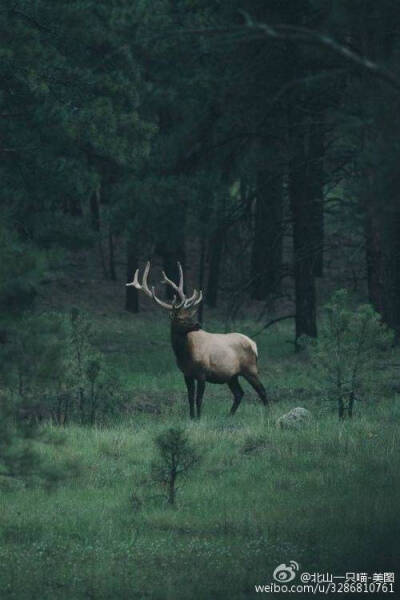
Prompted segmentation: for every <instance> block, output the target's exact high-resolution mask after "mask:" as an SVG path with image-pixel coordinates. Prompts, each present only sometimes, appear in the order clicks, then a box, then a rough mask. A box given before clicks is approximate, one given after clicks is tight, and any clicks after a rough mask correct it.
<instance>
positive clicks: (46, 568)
mask: <svg viewBox="0 0 400 600" xmlns="http://www.w3.org/2000/svg"><path fill="white" fill-rule="evenodd" d="M148 325H149V324H148V323H143V321H138V322H137V324H135V325H129V324H128V322H125V321H118V322H115V321H113V322H111V321H110V323H108V324H105V326H104V328H103V329H102V330H101V331H99V337H98V343H99V346H103V347H104V346H105V345H106V344H107V343H109V344H110V343H111V342H110V340H111V341H112V344H113V345H114V350H115V348H116V349H117V351H114V350H113V351H112V352H111V351H110V354H109V356H110V361H113V362H114V364H115V366H116V367H118V368H119V369H120V371H121V372H122V373H123V374H124V377H125V381H126V384H127V386H128V387H129V388H130V389H131V390H132V396H133V397H134V398H140V397H141V396H142V395H143V394H145V395H146V398H148V399H150V400H151V401H154V402H157V403H158V405H159V406H160V407H161V409H160V414H156V415H151V414H134V415H131V416H129V415H126V416H122V417H121V418H120V420H119V422H117V423H114V424H113V425H110V426H108V427H94V428H83V427H78V426H73V425H71V426H69V427H68V428H66V429H65V432H64V436H65V440H64V443H63V444H62V445H58V446H57V447H52V446H48V447H45V448H44V449H43V450H42V451H43V452H45V453H46V454H47V458H48V460H49V461H51V462H53V463H54V464H55V465H56V464H57V463H58V462H59V461H61V459H62V460H63V461H65V460H66V459H67V460H69V461H70V462H71V463H73V464H75V465H77V466H79V468H78V469H76V470H74V471H71V473H70V474H69V476H68V477H67V478H66V479H65V480H64V481H63V482H62V483H61V484H60V485H59V486H58V487H57V488H56V489H55V490H53V491H50V492H49V491H46V490H45V489H43V488H40V487H36V488H26V487H24V486H23V485H22V484H20V483H18V482H9V483H8V484H7V489H3V492H2V494H1V497H0V532H1V533H0V535H1V548H0V590H1V592H0V597H1V598H2V599H3V598H4V599H10V600H11V599H15V600H25V599H26V600H28V599H29V600H34V599H37V600H50V599H51V600H54V599H65V600H75V599H76V600H78V599H79V600H80V599H81V598H82V599H83V598H94V599H96V600H103V599H118V600H119V599H127V600H128V599H129V600H132V599H136V598H137V599H145V598H149V599H150V598H151V599H155V600H157V599H160V600H161V599H162V600H180V599H181V600H189V599H192V598H193V599H196V600H203V599H204V600H218V599H226V598H234V599H243V600H244V599H247V598H254V597H256V594H255V592H254V585H255V584H260V583H268V582H270V581H272V572H273V570H274V568H275V567H276V566H277V565H278V564H280V563H282V562H289V561H290V560H296V561H297V562H299V563H300V565H301V568H302V570H304V571H309V572H312V571H320V572H327V571H328V572H331V573H333V574H335V575H344V574H345V572H347V571H353V572H354V571H363V572H369V573H373V572H379V571H395V570H396V569H397V568H398V564H399V559H400V544H399V535H400V525H399V520H398V514H397V513H398V505H399V499H400V480H399V475H398V474H399V472H400V452H399V449H400V432H399V429H398V426H397V422H398V417H399V415H400V399H399V398H397V397H395V396H393V395H392V397H390V398H386V399H383V400H380V401H376V402H373V401H370V402H368V403H366V404H365V405H363V406H362V407H360V408H359V410H358V412H357V414H356V415H355V417H354V419H353V421H352V422H350V421H349V422H345V423H341V424H340V423H339V422H338V421H337V418H336V414H335V406H332V407H331V406H330V405H329V404H326V403H324V402H322V401H320V400H319V398H318V396H317V395H316V394H315V392H314V391H313V377H312V373H310V372H309V371H308V370H307V369H308V367H307V364H306V363H305V362H304V359H303V358H294V357H293V354H292V349H291V347H290V345H288V344H286V343H285V339H286V338H287V337H288V332H287V330H285V329H280V330H278V333H275V334H274V336H264V337H261V338H259V340H258V343H259V347H260V356H261V360H260V363H261V371H262V378H263V380H264V383H265V384H266V387H267V388H268V387H269V388H272V389H273V393H274V395H275V396H276V398H277V399H278V400H279V402H277V403H276V404H274V405H273V407H272V408H271V409H270V411H269V412H264V410H263V408H262V406H261V405H260V404H259V403H258V402H257V400H256V398H255V397H254V395H253V394H252V392H250V390H249V389H248V388H247V389H246V391H247V394H246V396H247V401H246V397H245V399H244V400H243V403H242V405H241V406H240V408H239V411H238V413H237V414H236V416H235V417H234V418H233V419H228V417H227V413H228V410H229V407H230V403H231V400H230V397H229V390H228V389H227V388H226V387H225V386H224V387H219V386H208V387H207V389H206V397H205V408H204V418H203V419H202V420H201V421H200V422H190V421H189V420H188V417H187V406H186V402H185V399H184V389H183V384H182V379H181V377H180V376H179V374H178V373H177V371H176V368H175V366H174V361H173V357H172V355H171V351H170V349H169V346H168V337H167V333H166V331H165V329H166V327H167V325H166V324H165V325H164V324H162V325H159V324H154V326H153V330H151V331H150V333H151V334H152V335H151V336H150V337H149V338H146V335H149V327H148ZM161 327H162V328H163V329H161ZM115 328H117V329H116V331H115ZM118 328H119V329H118ZM156 332H158V334H159V337H158V338H154V337H153V336H155V333H156ZM152 339H153V342H156V343H151V341H152ZM111 349H112V348H110V350H111ZM310 390H311V391H310ZM170 397H173V398H174V402H172V403H168V402H167V401H168V400H169V398H170ZM164 400H165V403H164ZM299 404H300V405H303V406H307V408H309V409H310V410H311V411H312V412H313V415H314V418H313V421H312V424H311V425H310V426H309V427H307V428H305V429H303V430H300V431H285V430H281V429H278V428H277V427H276V425H275V419H276V418H277V417H278V416H279V415H281V414H282V413H284V412H285V411H286V410H288V409H290V408H291V407H293V406H296V405H299ZM164 407H165V408H164ZM172 425H174V426H177V425H178V426H180V427H183V428H185V430H186V432H187V435H188V437H189V439H190V442H191V443H192V444H193V445H194V446H195V447H196V449H197V451H198V452H199V453H200V454H201V455H202V461H201V463H200V465H199V466H198V468H196V469H195V470H194V471H193V472H192V473H189V474H188V477H187V478H186V479H185V480H184V481H181V482H179V483H178V492H177V504H176V508H173V507H170V506H169V505H168V504H167V501H166V493H165V490H164V489H163V488H162V486H160V484H158V483H157V482H155V481H153V480H152V478H151V472H150V464H151V460H152V458H153V453H154V451H155V450H154V444H153V440H154V437H155V436H156V435H157V434H158V433H159V432H160V431H161V430H163V429H164V428H166V427H169V426H172ZM48 427H50V426H48ZM5 485H6V484H5V483H4V485H3V487H4V486H5ZM269 596H270V597H274V595H273V594H270V595H269ZM276 597H282V594H281V595H280V596H279V595H276ZM296 597H299V598H300V597H301V595H300V594H298V595H297V596H296ZM341 597H342V598H344V597H345V595H341ZM376 597H377V596H376Z"/></svg>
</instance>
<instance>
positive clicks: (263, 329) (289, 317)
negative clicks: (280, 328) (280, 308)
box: [252, 315, 296, 337]
mask: <svg viewBox="0 0 400 600" xmlns="http://www.w3.org/2000/svg"><path fill="white" fill-rule="evenodd" d="M295 318H296V315H285V316H283V317H278V318H277V319H271V320H270V321H268V323H266V324H265V325H263V326H262V327H261V329H259V331H257V332H256V333H253V334H252V337H256V336H257V335H260V333H262V332H263V331H265V330H266V329H268V328H269V327H271V325H275V323H279V321H285V320H286V319H295Z"/></svg>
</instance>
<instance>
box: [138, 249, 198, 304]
mask: <svg viewBox="0 0 400 600" xmlns="http://www.w3.org/2000/svg"><path fill="white" fill-rule="evenodd" d="M178 269H179V285H176V283H174V282H173V281H171V279H169V278H168V277H167V276H166V274H165V273H164V271H163V272H162V276H163V281H162V283H165V284H168V285H170V286H171V287H172V289H173V290H174V291H175V292H176V293H177V294H178V296H179V299H180V302H179V303H177V296H176V294H175V295H174V297H173V299H172V303H171V304H169V303H168V302H164V301H163V300H160V298H157V296H156V293H155V290H154V287H153V286H152V288H151V289H150V288H149V286H148V284H147V277H148V275H149V271H150V261H147V263H146V266H145V269H144V273H143V279H142V284H140V283H139V269H136V271H135V276H134V278H133V281H132V282H131V283H127V284H126V285H127V286H131V285H133V286H134V287H135V288H136V289H138V290H142V292H144V293H145V294H146V295H147V296H149V297H150V298H153V300H154V301H155V302H157V304H159V305H160V306H162V307H163V308H166V309H168V310H178V309H180V308H192V307H193V306H197V305H198V304H200V302H201V301H202V299H203V293H202V292H201V291H200V292H198V291H197V290H194V291H193V294H192V295H191V296H190V298H186V296H185V294H184V291H183V271H182V265H181V263H179V262H178Z"/></svg>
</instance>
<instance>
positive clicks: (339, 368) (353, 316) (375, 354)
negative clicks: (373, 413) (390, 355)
mask: <svg viewBox="0 0 400 600" xmlns="http://www.w3.org/2000/svg"><path fill="white" fill-rule="evenodd" d="M302 341H303V343H305V344H306V345H307V347H308V349H309V352H310V356H311V359H312V362H313V364H314V366H315V367H316V369H318V371H319V373H320V374H322V377H323V380H324V383H325V386H326V389H327V391H328V393H329V395H330V396H331V397H333V398H334V399H335V400H336V401H337V405H338V413H339V418H343V417H344V416H345V412H347V414H348V416H349V417H351V416H352V414H353V405H354V400H355V399H356V398H357V397H358V396H359V395H360V394H361V393H362V392H363V391H365V389H366V388H367V386H368V385H370V384H371V383H373V382H374V380H375V379H376V370H377V361H378V360H379V359H381V358H382V353H383V352H384V351H385V350H388V348H389V347H390V346H391V345H392V343H393V335H392V333H391V332H390V331H389V330H388V328H387V327H386V326H385V325H384V324H383V323H382V321H381V318H380V315H379V314H377V313H376V312H375V311H374V309H373V308H372V306H370V305H369V304H363V305H361V306H359V307H358V308H357V309H355V310H352V309H351V308H350V307H349V298H348V293H347V291H346V290H339V291H337V292H336V293H335V294H334V295H333V296H332V298H331V300H330V302H329V303H328V304H326V306H325V307H324V315H323V319H322V323H321V326H320V331H319V336H318V338H317V339H309V338H303V340H302Z"/></svg>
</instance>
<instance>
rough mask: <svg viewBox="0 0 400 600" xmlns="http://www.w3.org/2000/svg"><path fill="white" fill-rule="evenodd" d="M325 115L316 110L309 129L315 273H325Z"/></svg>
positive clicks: (309, 177) (312, 242)
mask: <svg viewBox="0 0 400 600" xmlns="http://www.w3.org/2000/svg"><path fill="white" fill-rule="evenodd" d="M323 118H324V116H323V113H322V112H316V113H314V114H313V116H312V121H311V124H310V130H309V144H308V160H307V178H308V187H309V190H310V194H311V201H312V203H313V207H312V220H313V229H314V231H313V237H312V240H310V243H311V244H312V246H313V262H314V265H313V266H314V275H315V276H317V277H321V276H322V275H323V262H324V152H325V141H324V137H325V135H324V120H323Z"/></svg>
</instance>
